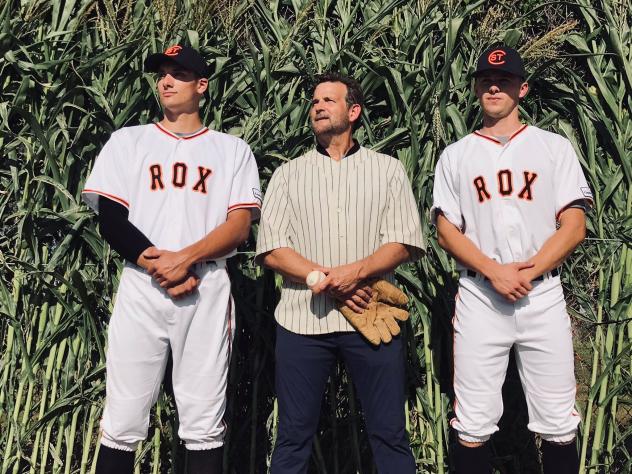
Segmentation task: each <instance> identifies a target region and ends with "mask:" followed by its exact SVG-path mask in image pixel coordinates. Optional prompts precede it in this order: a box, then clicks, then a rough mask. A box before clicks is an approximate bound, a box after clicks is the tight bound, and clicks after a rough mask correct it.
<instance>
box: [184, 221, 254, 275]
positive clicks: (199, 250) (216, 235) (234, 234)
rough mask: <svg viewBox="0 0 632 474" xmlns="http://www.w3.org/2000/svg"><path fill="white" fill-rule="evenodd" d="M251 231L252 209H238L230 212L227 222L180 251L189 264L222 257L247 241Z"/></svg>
mask: <svg viewBox="0 0 632 474" xmlns="http://www.w3.org/2000/svg"><path fill="white" fill-rule="evenodd" d="M249 232H250V210H248V209H237V210H235V211H233V212H231V213H230V214H229V217H228V219H227V220H226V222H224V223H223V224H220V225H219V226H217V227H216V228H215V229H213V230H212V231H211V232H209V233H208V234H207V235H206V236H205V237H203V238H202V239H200V240H198V241H197V242H195V243H193V244H191V245H189V246H187V247H185V248H183V249H182V250H180V251H179V252H178V253H179V254H180V255H181V256H182V258H183V260H184V261H185V262H186V264H187V265H188V266H192V265H194V264H196V263H198V262H204V261H207V260H214V259H217V258H221V257H223V256H224V255H226V254H228V253H230V252H232V251H233V250H235V249H236V248H237V247H239V245H241V244H242V243H243V242H245V240H246V239H247V238H248V234H249Z"/></svg>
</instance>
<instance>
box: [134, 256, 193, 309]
mask: <svg viewBox="0 0 632 474" xmlns="http://www.w3.org/2000/svg"><path fill="white" fill-rule="evenodd" d="M138 264H139V265H140V266H141V267H143V268H144V269H145V270H147V273H149V274H150V275H151V276H152V277H153V278H154V280H156V282H157V283H158V284H159V285H160V286H161V287H162V288H164V289H165V291H166V292H167V294H168V295H169V296H170V297H171V298H173V299H179V298H182V297H184V296H187V295H190V294H191V293H193V292H194V291H195V290H196V288H197V287H198V284H199V283H200V278H199V277H198V276H197V275H196V274H195V273H194V272H193V271H191V270H190V268H191V264H192V262H190V261H189V259H188V258H187V256H186V255H185V254H184V253H183V252H171V251H169V250H161V249H158V248H156V247H149V248H148V249H146V250H145V251H144V252H143V253H142V254H141V256H140V257H139V258H138Z"/></svg>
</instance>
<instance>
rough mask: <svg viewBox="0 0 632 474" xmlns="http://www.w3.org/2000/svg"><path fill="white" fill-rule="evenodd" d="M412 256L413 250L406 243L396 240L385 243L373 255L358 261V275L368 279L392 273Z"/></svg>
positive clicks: (362, 278)
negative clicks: (396, 241)
mask: <svg viewBox="0 0 632 474" xmlns="http://www.w3.org/2000/svg"><path fill="white" fill-rule="evenodd" d="M410 258H411V252H410V250H409V249H408V247H407V246H406V245H404V244H400V243H395V242H390V243H387V244H384V245H382V246H381V247H379V248H378V249H377V250H376V251H375V252H373V253H372V254H371V255H369V256H368V257H366V258H363V259H361V260H359V261H358V262H357V263H358V267H359V274H358V277H359V278H360V279H361V280H366V279H368V278H373V277H376V276H380V275H384V274H385V273H390V272H392V271H393V270H395V268H397V267H398V266H399V265H401V264H402V263H404V262H406V261H408V260H410Z"/></svg>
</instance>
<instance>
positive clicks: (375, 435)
mask: <svg viewBox="0 0 632 474" xmlns="http://www.w3.org/2000/svg"><path fill="white" fill-rule="evenodd" d="M337 338H338V339H339V347H340V351H341V353H342V357H343V360H344V361H345V364H346V366H347V370H348V371H349V374H350V375H351V379H352V380H353V383H354V385H355V387H356V390H357V393H358V397H359V398H360V403H361V404H362V410H363V411H364V415H365V418H366V428H367V434H368V438H369V443H370V444H371V450H372V451H373V459H374V460H375V464H376V466H377V469H378V472H379V473H380V474H414V473H415V459H414V457H413V455H412V451H411V449H410V442H409V440H408V433H407V432H406V416H405V413H404V404H405V400H406V387H405V384H406V380H405V376H406V374H405V370H406V369H405V359H404V343H403V341H402V338H401V337H399V336H398V337H394V338H393V340H392V341H391V342H390V343H388V344H381V345H380V346H378V347H375V346H372V345H371V344H370V343H368V342H367V341H366V340H365V339H364V338H363V337H362V336H361V335H360V334H358V333H356V332H353V333H339V334H337Z"/></svg>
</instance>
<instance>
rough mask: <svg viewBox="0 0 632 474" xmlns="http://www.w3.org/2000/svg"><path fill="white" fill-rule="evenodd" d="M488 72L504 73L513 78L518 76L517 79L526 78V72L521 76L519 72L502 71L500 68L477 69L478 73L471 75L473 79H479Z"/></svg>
mask: <svg viewBox="0 0 632 474" xmlns="http://www.w3.org/2000/svg"><path fill="white" fill-rule="evenodd" d="M487 71H495V72H504V73H505V74H511V75H512V76H516V77H526V76H525V73H524V72H523V73H522V74H520V73H519V72H517V71H507V70H506V69H502V68H499V67H486V68H482V69H477V70H476V71H474V72H473V73H471V77H478V76H480V75H481V74H483V73H486V72H487Z"/></svg>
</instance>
